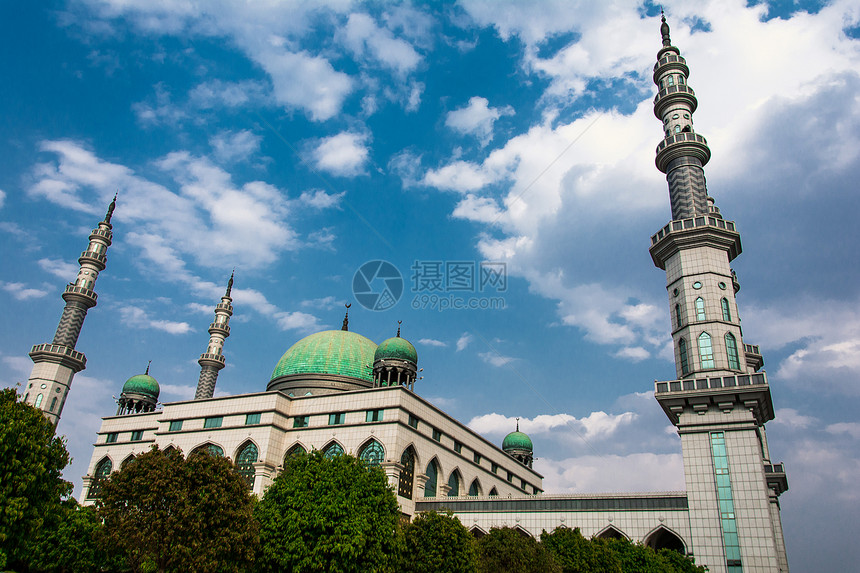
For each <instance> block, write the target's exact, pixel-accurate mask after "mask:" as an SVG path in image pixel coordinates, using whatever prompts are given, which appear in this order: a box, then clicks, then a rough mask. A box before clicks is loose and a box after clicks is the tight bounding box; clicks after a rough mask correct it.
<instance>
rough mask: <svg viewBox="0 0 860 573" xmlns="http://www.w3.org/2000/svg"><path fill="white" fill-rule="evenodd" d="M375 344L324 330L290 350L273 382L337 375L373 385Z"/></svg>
mask: <svg viewBox="0 0 860 573" xmlns="http://www.w3.org/2000/svg"><path fill="white" fill-rule="evenodd" d="M375 351H376V344H374V342H373V341H372V340H370V339H367V338H365V337H363V336H362V335H360V334H356V333H354V332H349V331H347V330H325V331H323V332H317V333H316V334H311V335H310V336H306V337H304V338H302V339H301V340H299V341H298V342H296V343H295V344H293V345H292V346H290V348H289V349H288V350H287V351H286V352H285V353H284V355H283V356H282V357H281V359H280V360H279V361H278V365H277V366H275V370H274V372H272V378H271V380H275V379H276V378H280V377H282V376H290V375H293V374H334V375H338V376H349V377H351V378H358V379H360V380H365V381H367V382H373V374H372V373H371V367H372V364H373V353H374V352H375Z"/></svg>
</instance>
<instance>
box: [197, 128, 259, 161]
mask: <svg viewBox="0 0 860 573" xmlns="http://www.w3.org/2000/svg"><path fill="white" fill-rule="evenodd" d="M262 139H263V138H262V137H261V136H260V135H257V134H255V133H254V132H252V131H251V130H248V129H243V130H242V131H227V130H225V131H220V132H218V133H217V134H216V135H214V136H212V137H211V138H210V139H209V145H211V146H212V153H213V155H214V156H215V158H216V159H217V160H218V161H220V162H221V163H228V164H229V163H235V162H237V161H247V160H248V159H250V158H251V156H253V155H254V154H256V153H257V152H258V151H259V150H260V141H262Z"/></svg>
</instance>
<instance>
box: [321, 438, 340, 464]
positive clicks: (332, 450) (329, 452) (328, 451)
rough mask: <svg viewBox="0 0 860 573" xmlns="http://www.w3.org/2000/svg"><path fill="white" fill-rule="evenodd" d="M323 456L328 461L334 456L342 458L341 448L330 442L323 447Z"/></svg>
mask: <svg viewBox="0 0 860 573" xmlns="http://www.w3.org/2000/svg"><path fill="white" fill-rule="evenodd" d="M323 455H324V456H325V457H326V458H327V459H329V460H330V459H332V458H333V457H335V456H342V455H343V448H342V447H341V446H340V444H338V443H337V442H332V443H330V444H329V445H327V446H326V447H325V449H324V450H323Z"/></svg>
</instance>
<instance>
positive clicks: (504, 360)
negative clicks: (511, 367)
mask: <svg viewBox="0 0 860 573" xmlns="http://www.w3.org/2000/svg"><path fill="white" fill-rule="evenodd" d="M458 346H459V342H458ZM478 356H479V357H480V358H481V360H483V361H484V362H486V363H487V364H490V365H492V366H495V367H496V368H499V367H501V366H504V365H505V364H508V363H509V362H513V361H514V360H515V358H513V357H512V356H502V355H501V354H498V353H497V352H479V353H478Z"/></svg>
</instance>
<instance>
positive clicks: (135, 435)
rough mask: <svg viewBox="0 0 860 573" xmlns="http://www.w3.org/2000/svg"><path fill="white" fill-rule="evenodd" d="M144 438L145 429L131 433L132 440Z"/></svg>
mask: <svg viewBox="0 0 860 573" xmlns="http://www.w3.org/2000/svg"><path fill="white" fill-rule="evenodd" d="M142 439H143V430H135V431H133V432H132V433H131V441H132V442H139V441H140V440H142Z"/></svg>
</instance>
